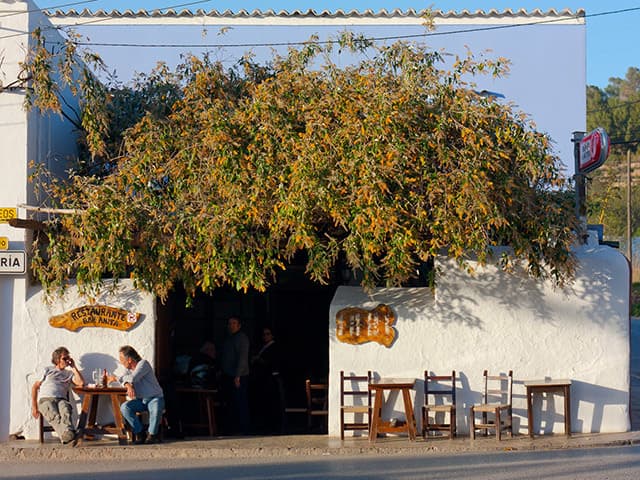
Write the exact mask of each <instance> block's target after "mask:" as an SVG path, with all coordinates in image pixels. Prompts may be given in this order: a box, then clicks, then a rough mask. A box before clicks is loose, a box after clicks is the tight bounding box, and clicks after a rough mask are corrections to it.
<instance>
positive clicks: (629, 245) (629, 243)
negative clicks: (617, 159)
mask: <svg viewBox="0 0 640 480" xmlns="http://www.w3.org/2000/svg"><path fill="white" fill-rule="evenodd" d="M632 244H633V237H632V236H631V149H627V258H628V259H629V263H631V265H633V256H632V255H633V246H632Z"/></svg>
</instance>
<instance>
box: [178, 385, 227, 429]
mask: <svg viewBox="0 0 640 480" xmlns="http://www.w3.org/2000/svg"><path fill="white" fill-rule="evenodd" d="M176 393H177V394H178V395H195V396H196V397H198V405H199V407H200V412H201V413H202V412H203V411H204V412H205V413H206V415H207V423H185V424H182V422H181V424H182V425H184V426H185V427H196V428H198V427H200V428H202V427H208V428H209V436H211V437H213V436H214V435H216V434H217V433H218V427H217V424H216V412H215V409H214V407H215V397H216V395H217V394H218V390H216V389H211V388H197V387H176Z"/></svg>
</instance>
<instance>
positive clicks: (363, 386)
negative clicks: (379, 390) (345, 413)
mask: <svg viewBox="0 0 640 480" xmlns="http://www.w3.org/2000/svg"><path fill="white" fill-rule="evenodd" d="M370 383H371V371H368V372H367V374H366V375H356V374H348V375H346V374H345V373H344V371H342V370H341V371H340V406H341V407H345V406H353V405H364V406H368V407H370V406H371V391H370V390H369V384H370ZM347 399H348V400H347Z"/></svg>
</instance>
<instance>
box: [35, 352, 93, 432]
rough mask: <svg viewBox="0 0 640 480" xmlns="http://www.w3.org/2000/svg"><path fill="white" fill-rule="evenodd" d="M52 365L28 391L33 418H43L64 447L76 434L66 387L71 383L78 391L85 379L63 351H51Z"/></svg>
mask: <svg viewBox="0 0 640 480" xmlns="http://www.w3.org/2000/svg"><path fill="white" fill-rule="evenodd" d="M51 363H52V364H53V365H54V366H53V367H46V368H45V369H44V372H43V374H42V376H41V377H40V380H38V381H36V382H35V383H34V384H33V388H32V389H31V414H32V415H33V418H38V417H39V416H40V415H42V416H43V417H44V418H45V420H46V421H47V422H49V425H51V426H52V427H53V429H54V430H55V432H56V433H57V434H58V437H60V441H61V442H62V443H63V444H67V443H75V440H76V431H75V429H74V428H73V420H72V418H71V415H72V413H71V412H72V407H71V403H70V402H69V387H70V386H71V382H73V384H74V385H77V386H79V387H81V386H82V385H84V378H83V377H82V373H81V372H80V370H78V368H77V367H76V362H75V361H74V360H73V358H71V355H70V354H69V350H67V348H66V347H59V348H56V349H55V350H54V351H53V353H52V354H51ZM38 393H40V399H39V400H38Z"/></svg>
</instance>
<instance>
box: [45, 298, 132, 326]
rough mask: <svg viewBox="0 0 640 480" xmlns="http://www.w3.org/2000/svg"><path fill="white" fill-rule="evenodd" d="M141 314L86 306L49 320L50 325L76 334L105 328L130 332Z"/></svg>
mask: <svg viewBox="0 0 640 480" xmlns="http://www.w3.org/2000/svg"><path fill="white" fill-rule="evenodd" d="M139 318H140V314H139V313H133V312H129V311H127V310H124V309H122V308H116V307H107V306H106V305H84V306H82V307H78V308H74V309H73V310H71V311H69V312H66V313H63V314H61V315H56V316H54V317H51V318H50V319H49V325H51V326H52V327H56V328H66V329H67V330H71V331H72V332H75V331H77V330H79V329H81V328H83V327H103V328H113V329H115V330H129V329H130V328H131V327H133V326H134V325H135V324H136V323H137V322H138V320H139Z"/></svg>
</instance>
